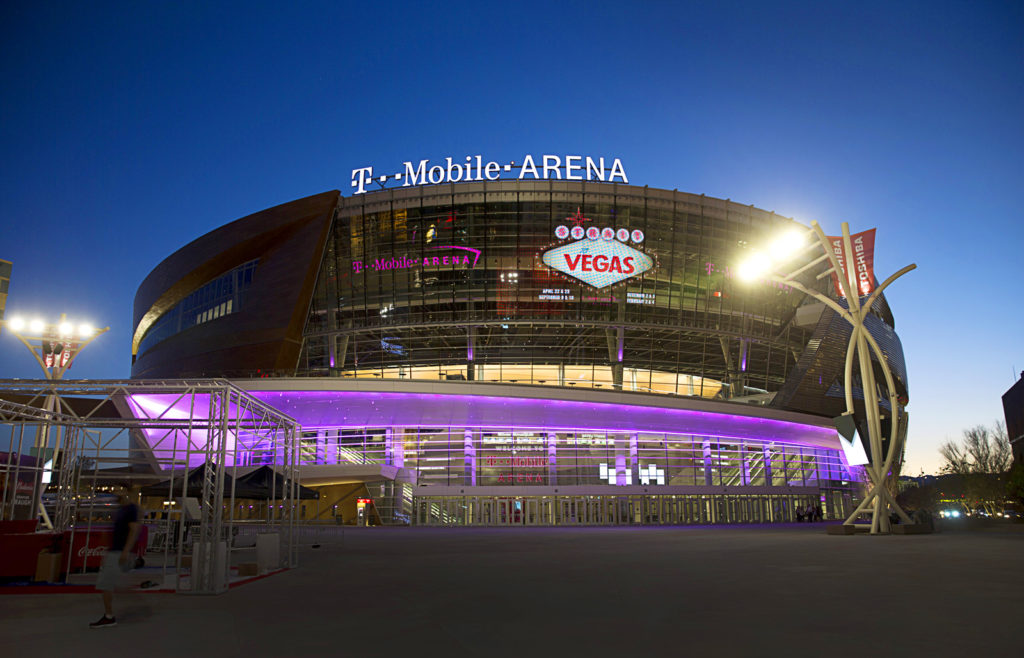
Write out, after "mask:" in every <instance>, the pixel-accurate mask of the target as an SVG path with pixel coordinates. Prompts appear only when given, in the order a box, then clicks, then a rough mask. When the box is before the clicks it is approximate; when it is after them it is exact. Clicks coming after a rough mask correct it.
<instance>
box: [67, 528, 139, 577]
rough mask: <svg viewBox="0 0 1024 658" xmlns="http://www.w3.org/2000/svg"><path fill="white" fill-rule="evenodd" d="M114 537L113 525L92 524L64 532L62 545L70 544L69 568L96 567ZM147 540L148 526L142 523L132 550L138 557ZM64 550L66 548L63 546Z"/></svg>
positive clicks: (101, 560) (101, 561)
mask: <svg viewBox="0 0 1024 658" xmlns="http://www.w3.org/2000/svg"><path fill="white" fill-rule="evenodd" d="M113 539H114V528H113V526H99V527H97V526H93V527H92V528H89V529H86V528H81V529H77V530H75V531H74V532H72V531H71V530H68V531H65V533H64V546H65V547H67V546H70V547H71V549H70V552H71V565H70V567H71V570H72V571H75V570H77V569H81V568H82V567H85V568H86V569H98V568H99V566H100V564H102V563H103V556H104V555H106V554H107V549H108V548H110V543H111V542H112V541H113ZM148 541H149V528H147V527H146V526H144V525H142V526H140V527H139V538H138V540H137V541H136V542H135V548H134V549H133V550H132V553H134V554H135V555H136V556H138V557H144V556H145V555H146V543H147V542H148ZM65 550H68V549H67V548H65Z"/></svg>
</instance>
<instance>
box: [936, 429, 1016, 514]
mask: <svg viewBox="0 0 1024 658" xmlns="http://www.w3.org/2000/svg"><path fill="white" fill-rule="evenodd" d="M939 454H940V455H942V459H943V464H942V467H941V469H940V470H941V472H942V473H947V474H950V475H959V476H961V477H963V479H964V482H965V484H966V489H967V497H968V498H969V499H970V500H971V503H972V505H979V504H980V505H985V506H986V507H989V508H991V507H993V506H994V505H995V504H996V503H998V502H999V501H1001V500H1002V498H1003V497H1004V496H1005V491H1006V485H1005V475H1006V473H1007V471H1009V470H1010V464H1011V463H1012V461H1013V455H1012V453H1011V452H1010V442H1009V440H1008V439H1007V436H1006V426H1005V425H1003V423H1002V422H1001V421H998V420H997V421H996V423H995V426H994V427H993V428H992V429H989V428H987V427H985V426H984V425H978V426H977V427H972V428H971V429H967V430H964V435H963V438H962V439H961V440H960V441H959V442H955V441H946V442H945V443H943V444H942V445H941V446H940V447H939Z"/></svg>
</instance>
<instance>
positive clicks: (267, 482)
mask: <svg viewBox="0 0 1024 658" xmlns="http://www.w3.org/2000/svg"><path fill="white" fill-rule="evenodd" d="M286 483H287V480H285V477H284V476H283V475H281V474H280V473H278V472H277V471H275V470H274V469H273V468H271V467H270V466H260V467H259V468H257V469H256V470H255V471H253V472H252V473H249V474H248V475H243V476H242V477H240V478H238V481H237V483H236V485H235V486H236V491H235V498H256V499H258V500H269V499H270V497H271V496H274V499H275V500H278V499H280V498H281V497H282V494H283V493H284V489H285V487H286V486H287V484H286ZM243 488H244V489H245V491H247V492H251V493H255V494H257V495H254V496H242V495H240V494H239V493H238V491H237V489H243ZM296 496H297V497H298V498H299V499H300V500H317V499H318V498H320V494H319V493H317V492H316V491H313V490H312V489H309V488H307V487H304V486H302V485H301V484H300V485H299V486H298V492H297V493H296Z"/></svg>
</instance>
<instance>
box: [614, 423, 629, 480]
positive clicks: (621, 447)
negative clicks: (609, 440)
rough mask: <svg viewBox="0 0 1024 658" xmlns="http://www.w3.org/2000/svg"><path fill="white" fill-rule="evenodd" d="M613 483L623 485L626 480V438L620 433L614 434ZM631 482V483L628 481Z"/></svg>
mask: <svg viewBox="0 0 1024 658" xmlns="http://www.w3.org/2000/svg"><path fill="white" fill-rule="evenodd" d="M614 447H615V484H616V486H619V487H623V486H625V485H626V484H627V480H626V473H627V471H626V449H627V447H626V440H625V439H624V438H623V437H622V435H621V434H617V435H615V444H614ZM630 484H631V483H630Z"/></svg>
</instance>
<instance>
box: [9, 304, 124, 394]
mask: <svg viewBox="0 0 1024 658" xmlns="http://www.w3.org/2000/svg"><path fill="white" fill-rule="evenodd" d="M0 326H5V327H7V328H8V329H9V330H10V331H11V333H12V334H14V336H15V337H16V338H17V339H18V340H20V341H21V343H22V345H24V346H25V347H27V348H28V351H29V352H32V356H33V357H35V359H36V362H37V363H38V364H39V367H40V368H42V369H43V374H44V375H45V376H46V379H62V378H63V377H64V373H66V372H67V371H68V368H70V367H71V364H72V363H74V361H75V357H77V356H78V355H79V354H80V353H81V352H82V350H83V349H85V346H86V345H88V344H89V343H91V342H92V341H94V340H96V339H97V338H98V337H99V336H100V335H101V334H104V333H106V332H108V331H110V327H104V328H103V329H94V328H93V326H92V325H91V324H89V323H87V322H82V323H80V324H78V325H75V324H73V323H71V322H69V321H68V319H67V316H66V315H64V314H63V313H61V315H60V320H58V321H57V322H45V321H43V320H42V319H40V318H32V319H31V320H25V319H24V318H22V317H19V316H15V317H13V318H11V319H10V320H0Z"/></svg>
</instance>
